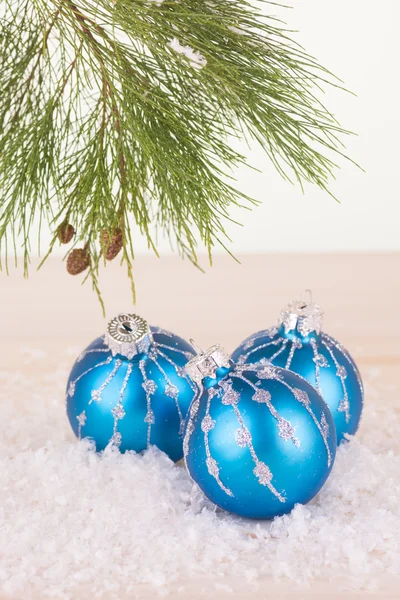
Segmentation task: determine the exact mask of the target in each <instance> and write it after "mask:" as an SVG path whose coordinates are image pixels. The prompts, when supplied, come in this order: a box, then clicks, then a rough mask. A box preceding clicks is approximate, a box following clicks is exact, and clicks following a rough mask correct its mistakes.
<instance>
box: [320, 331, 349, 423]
mask: <svg viewBox="0 0 400 600" xmlns="http://www.w3.org/2000/svg"><path fill="white" fill-rule="evenodd" d="M322 345H323V346H324V347H325V348H326V349H327V351H328V352H329V355H330V356H331V358H332V360H333V362H334V364H335V367H336V376H337V377H339V379H340V381H341V384H342V390H343V398H342V399H341V401H340V403H339V406H338V411H339V412H344V415H345V419H346V423H348V422H349V421H350V402H349V395H348V392H347V387H346V378H347V371H346V368H345V367H344V366H343V365H340V364H339V362H338V360H337V358H336V356H335V354H334V352H333V350H332V348H331V347H330V346H329V344H328V343H327V342H326V341H325V340H322Z"/></svg>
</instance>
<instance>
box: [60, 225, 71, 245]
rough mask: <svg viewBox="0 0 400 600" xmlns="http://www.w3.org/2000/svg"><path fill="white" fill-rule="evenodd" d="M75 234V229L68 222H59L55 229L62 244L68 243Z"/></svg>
mask: <svg viewBox="0 0 400 600" xmlns="http://www.w3.org/2000/svg"><path fill="white" fill-rule="evenodd" d="M74 235H75V229H74V228H73V226H72V225H70V223H61V225H59V227H58V229H57V237H58V239H59V240H60V242H61V243H62V244H68V243H69V242H70V241H71V240H72V238H73V237H74Z"/></svg>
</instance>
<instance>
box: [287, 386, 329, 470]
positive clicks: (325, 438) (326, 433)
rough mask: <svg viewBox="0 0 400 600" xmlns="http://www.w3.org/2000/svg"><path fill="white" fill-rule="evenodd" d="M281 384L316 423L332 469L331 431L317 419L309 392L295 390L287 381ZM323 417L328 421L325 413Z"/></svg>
mask: <svg viewBox="0 0 400 600" xmlns="http://www.w3.org/2000/svg"><path fill="white" fill-rule="evenodd" d="M280 382H281V384H282V385H284V386H285V387H287V388H288V389H289V390H290V391H291V392H292V394H293V396H294V398H295V399H296V400H297V401H298V402H300V403H301V404H302V405H303V406H304V408H305V409H306V410H307V412H308V413H309V415H310V416H311V418H312V420H313V421H314V423H315V425H316V426H317V429H318V431H319V432H320V434H321V437H322V439H323V441H324V445H325V449H326V453H327V455H328V467H330V466H331V463H332V454H331V451H330V448H329V445H328V436H329V429H325V428H323V427H322V426H321V423H320V422H319V421H318V419H317V417H316V416H315V414H314V412H313V410H312V408H311V406H310V399H309V397H308V394H307V392H304V390H297V389H296V388H293V387H292V386H291V385H289V384H288V383H286V381H282V380H280ZM298 391H299V392H301V397H299V394H296V392H298ZM303 398H304V399H303ZM322 417H323V420H324V421H326V417H325V414H324V413H322ZM321 419H322V418H321Z"/></svg>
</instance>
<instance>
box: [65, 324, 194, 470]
mask: <svg viewBox="0 0 400 600" xmlns="http://www.w3.org/2000/svg"><path fill="white" fill-rule="evenodd" d="M193 354H194V351H193V348H192V346H191V345H190V344H189V343H188V342H185V340H183V339H182V338H180V337H178V336H177V335H174V334H172V333H169V332H167V331H164V330H163V329H160V328H158V327H149V325H148V324H147V322H146V321H145V320H144V319H142V318H141V317H139V316H137V315H132V314H121V315H119V316H118V317H116V318H115V319H112V321H110V323H109V324H108V328H107V333H106V335H105V336H103V337H99V338H97V339H96V340H94V342H92V343H91V344H90V346H88V347H87V348H86V350H84V351H83V352H82V354H81V355H80V356H79V357H78V359H77V361H76V362H75V364H74V366H73V368H72V371H71V373H70V376H69V379H68V383H67V415H68V418H69V421H70V423H71V426H72V429H73V431H74V433H75V435H76V436H77V437H78V438H79V439H81V438H91V439H92V440H94V442H95V444H96V449H97V450H98V451H100V450H103V449H104V448H105V447H106V446H108V445H109V444H112V445H114V446H116V447H118V448H119V449H120V450H121V452H125V451H126V450H134V451H135V452H141V451H142V450H145V449H146V448H148V447H149V446H150V445H155V446H157V447H158V448H159V449H160V450H162V451H163V452H165V453H166V454H168V456H169V457H170V458H171V459H172V460H174V461H178V460H180V459H181V458H182V456H183V448H182V444H183V425H184V420H185V417H186V414H187V411H188V409H189V405H190V403H191V401H192V399H193V397H194V394H195V390H196V388H195V386H194V384H193V383H192V382H191V381H190V379H189V377H188V376H187V374H186V372H185V370H184V366H185V365H186V363H187V362H188V360H189V359H190V358H191V357H192V356H193Z"/></svg>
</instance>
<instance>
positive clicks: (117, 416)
mask: <svg viewBox="0 0 400 600" xmlns="http://www.w3.org/2000/svg"><path fill="white" fill-rule="evenodd" d="M132 369H133V365H132V363H129V364H128V368H127V370H126V373H125V377H124V381H123V383H122V387H121V391H120V393H119V397H118V402H117V404H116V406H115V407H114V408H113V409H112V410H111V413H112V416H113V417H114V428H113V435H112V437H111V439H110V442H109V443H110V444H112V445H113V446H117V447H118V448H119V446H120V445H121V442H122V436H121V433H120V432H119V431H117V430H118V422H119V421H120V420H121V419H123V418H124V416H125V410H124V407H123V405H122V400H123V398H124V394H125V390H126V386H127V385H128V381H129V377H130V376H131V373H132Z"/></svg>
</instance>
